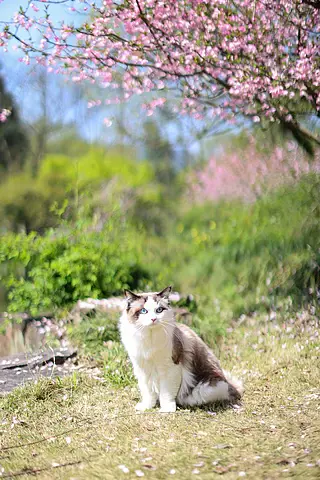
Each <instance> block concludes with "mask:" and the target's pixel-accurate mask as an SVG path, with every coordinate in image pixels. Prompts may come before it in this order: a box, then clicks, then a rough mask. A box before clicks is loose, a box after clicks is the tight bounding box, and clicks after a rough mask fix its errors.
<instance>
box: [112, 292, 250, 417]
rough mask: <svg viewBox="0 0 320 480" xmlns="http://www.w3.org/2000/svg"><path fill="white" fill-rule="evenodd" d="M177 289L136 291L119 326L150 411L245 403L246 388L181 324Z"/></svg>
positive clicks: (140, 406)
mask: <svg viewBox="0 0 320 480" xmlns="http://www.w3.org/2000/svg"><path fill="white" fill-rule="evenodd" d="M171 289H172V288H171V286H170V287H167V288H165V289H164V290H162V291H161V292H159V293H155V292H153V293H139V294H138V293H133V292H131V291H130V290H125V296H126V300H127V305H126V309H125V310H124V311H123V314H122V315H121V318H120V322H119V329H120V335H121V340H122V343H123V345H124V347H125V349H126V350H127V352H128V355H129V357H130V360H131V362H132V365H133V370H134V374H135V376H136V378H137V380H138V384H139V389H140V392H141V397H142V398H141V402H139V403H138V404H137V405H136V410H138V411H145V410H148V409H151V408H153V407H155V406H156V405H157V403H158V402H159V403H160V411H161V412H175V411H176V407H177V404H178V405H179V406H182V407H188V406H196V405H204V404H210V403H214V402H225V401H226V402H229V403H239V401H240V399H241V397H242V393H243V386H242V383H241V381H239V380H238V379H235V378H232V377H231V376H230V375H228V374H227V373H226V372H225V371H223V370H222V368H221V367H220V363H219V361H218V359H217V358H216V357H215V355H214V354H213V352H212V351H211V350H210V349H209V347H208V346H207V345H206V344H205V343H204V342H203V341H202V340H201V338H200V337H199V336H198V335H197V334H196V333H195V332H194V331H193V330H191V328H189V327H188V326H186V325H183V324H178V323H176V321H175V318H174V313H173V310H172V309H171V308H170V301H169V295H170V292H171Z"/></svg>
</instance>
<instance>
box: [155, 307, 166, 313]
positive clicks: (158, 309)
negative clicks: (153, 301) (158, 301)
mask: <svg viewBox="0 0 320 480" xmlns="http://www.w3.org/2000/svg"><path fill="white" fill-rule="evenodd" d="M163 310H164V308H162V307H158V308H157V310H156V313H161V312H163Z"/></svg>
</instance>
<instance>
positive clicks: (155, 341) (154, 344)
mask: <svg viewBox="0 0 320 480" xmlns="http://www.w3.org/2000/svg"><path fill="white" fill-rule="evenodd" d="M132 347H133V349H132V354H133V356H134V357H135V359H136V361H138V362H139V363H145V362H150V364H156V365H160V364H162V363H164V362H165V363H167V362H168V361H169V360H170V361H171V359H172V341H171V339H170V338H169V337H168V335H166V334H165V333H162V332H160V333H158V332H157V333H156V332H151V333H150V335H146V336H145V337H140V338H137V339H136V341H135V342H134V344H133V345H132Z"/></svg>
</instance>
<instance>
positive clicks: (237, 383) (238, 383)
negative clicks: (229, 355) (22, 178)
mask: <svg viewBox="0 0 320 480" xmlns="http://www.w3.org/2000/svg"><path fill="white" fill-rule="evenodd" d="M223 373H224V376H225V377H226V380H227V382H228V383H229V384H230V385H232V387H233V388H234V389H235V390H236V392H237V393H238V396H239V399H240V398H241V397H242V395H243V393H244V385H243V382H242V380H240V379H239V378H237V377H234V376H233V375H231V373H230V372H228V371H226V370H223Z"/></svg>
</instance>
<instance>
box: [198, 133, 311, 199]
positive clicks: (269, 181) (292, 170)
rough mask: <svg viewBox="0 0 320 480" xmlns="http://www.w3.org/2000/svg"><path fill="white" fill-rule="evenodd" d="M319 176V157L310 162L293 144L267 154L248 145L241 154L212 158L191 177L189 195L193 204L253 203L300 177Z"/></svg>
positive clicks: (254, 146) (235, 153) (252, 145)
mask: <svg viewBox="0 0 320 480" xmlns="http://www.w3.org/2000/svg"><path fill="white" fill-rule="evenodd" d="M311 172H316V173H320V155H319V154H318V155H317V156H316V158H315V159H314V160H313V161H312V162H311V161H310V160H309V159H308V158H306V156H305V155H304V154H303V153H302V151H301V150H300V149H299V148H298V147H297V146H296V145H295V144H292V142H288V143H287V145H286V146H285V147H284V148H280V147H276V148H274V150H273V151H271V152H268V153H261V152H259V150H258V148H257V145H256V144H255V142H254V141H251V143H250V145H249V146H248V147H247V148H246V149H245V150H244V151H243V152H240V151H236V152H230V151H226V152H224V153H223V154H222V155H215V156H213V157H212V158H211V159H210V160H209V162H208V163H207V165H205V167H204V168H203V169H201V170H199V171H197V172H195V173H193V174H192V175H191V176H190V179H189V192H190V193H192V194H193V197H194V199H195V201H197V202H203V201H218V200H221V199H226V198H228V199H230V198H239V199H242V200H244V201H248V202H252V201H254V200H256V199H257V198H258V197H259V196H260V195H262V194H265V193H267V192H268V191H270V190H272V189H274V188H277V187H279V186H280V185H282V184H286V183H290V182H294V181H297V180H298V179H299V178H301V177H302V176H303V175H305V174H308V173H311Z"/></svg>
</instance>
